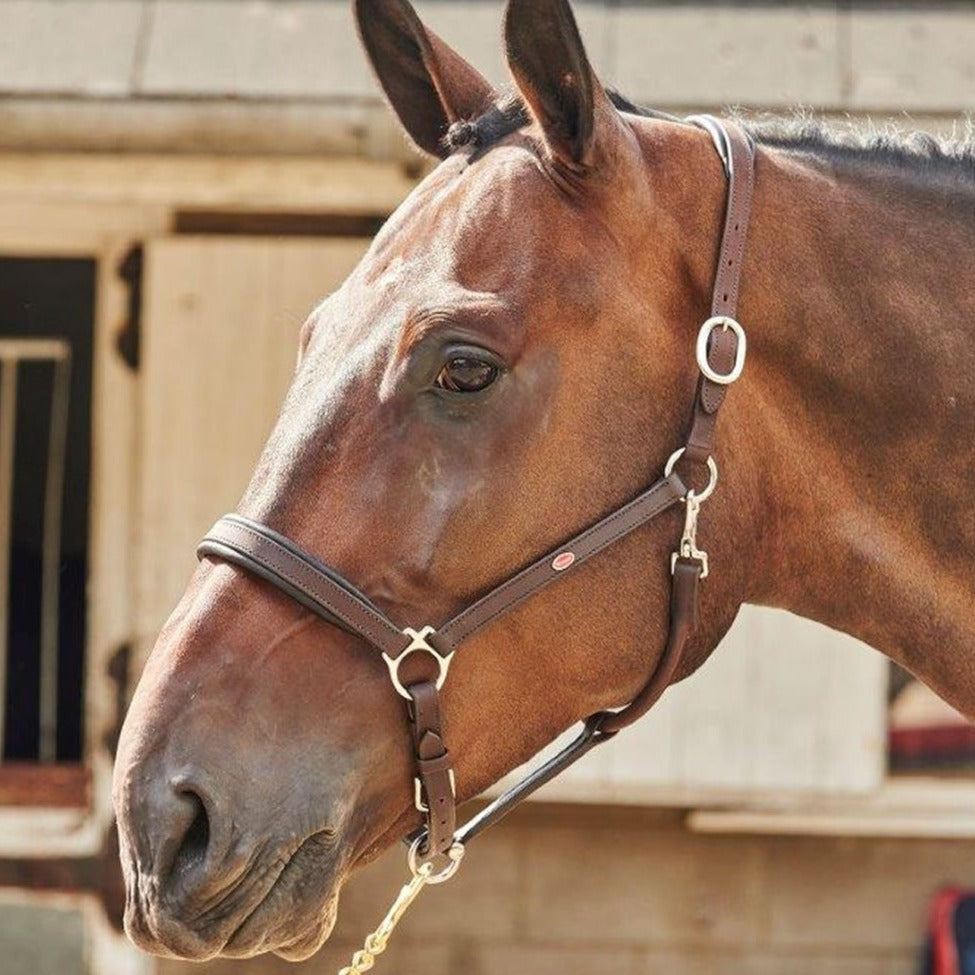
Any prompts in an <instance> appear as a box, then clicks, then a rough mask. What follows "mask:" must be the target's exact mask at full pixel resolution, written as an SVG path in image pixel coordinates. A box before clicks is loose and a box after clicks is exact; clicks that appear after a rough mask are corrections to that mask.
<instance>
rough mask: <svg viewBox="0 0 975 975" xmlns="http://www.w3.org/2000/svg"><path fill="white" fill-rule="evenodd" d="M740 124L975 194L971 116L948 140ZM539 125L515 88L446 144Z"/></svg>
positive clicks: (859, 127) (740, 117)
mask: <svg viewBox="0 0 975 975" xmlns="http://www.w3.org/2000/svg"><path fill="white" fill-rule="evenodd" d="M608 94H609V98H610V101H611V102H612V103H613V105H614V106H615V107H616V108H617V110H618V111H620V112H621V113H623V114H626V115H638V116H641V117H643V118H663V119H669V118H673V116H670V115H667V114H666V113H664V112H657V111H654V110H653V109H648V108H643V107H641V106H639V105H636V104H635V103H633V102H632V101H630V100H629V99H628V98H626V97H625V96H624V95H621V94H620V93H619V92H617V91H614V90H612V89H610V90H609V91H608ZM734 117H735V119H736V121H738V122H739V123H740V124H741V125H742V126H743V127H744V128H745V129H746V130H747V131H748V133H749V135H751V137H752V138H753V139H754V140H755V141H756V142H757V143H758V144H759V145H765V146H769V147H771V148H776V149H784V150H786V151H790V152H795V153H799V154H805V155H809V156H813V157H815V158H817V159H820V160H822V161H824V162H827V163H830V164H833V165H836V166H842V167H844V168H846V169H853V168H855V167H857V166H863V165H866V166H870V167H873V168H876V167H880V168H881V169H883V170H886V171H888V172H892V173H895V174H899V175H901V176H904V177H906V178H908V179H910V180H912V181H914V182H918V183H921V184H923V185H930V184H931V183H936V184H939V185H944V184H945V183H946V182H947V183H950V184H956V185H958V187H959V188H966V189H975V123H973V121H972V119H971V118H968V119H966V120H965V121H964V122H963V123H961V124H959V123H956V124H955V127H954V131H953V133H952V134H951V135H950V136H949V137H947V138H937V137H935V136H933V135H931V134H930V133H927V132H919V131H912V130H906V129H904V128H902V127H901V126H899V125H897V124H896V123H894V122H893V121H888V122H885V123H884V124H883V125H878V124H876V123H873V122H867V123H856V122H853V121H848V122H842V123H838V124H837V123H827V122H826V121H824V120H823V119H820V118H816V117H815V116H813V115H811V114H810V113H808V112H805V111H798V112H796V113H795V114H794V115H793V116H792V117H789V118H782V117H778V116H771V115H767V116H757V117H750V116H747V115H744V114H740V113H739V114H736V115H735V116H734ZM530 121H531V118H530V115H529V112H528V109H527V107H526V106H525V103H524V102H523V100H522V99H521V98H520V96H519V95H518V94H517V92H514V91H507V92H504V93H502V94H501V96H500V97H499V98H498V100H497V101H496V102H495V103H494V104H493V105H492V106H491V107H490V108H489V109H488V110H487V111H486V112H484V113H483V114H482V115H481V116H479V117H478V118H476V119H472V120H469V121H462V122H456V123H454V124H453V125H452V126H451V127H450V128H449V129H448V131H447V135H446V137H445V140H444V143H445V146H446V147H447V148H448V149H449V150H450V151H456V150H459V149H462V148H466V147H472V148H474V150H475V151H476V152H477V153H478V154H479V153H480V152H484V151H487V150H488V149H490V147H491V146H492V145H494V144H496V143H497V142H500V141H501V140H502V139H504V138H505V137H506V136H508V135H511V134H512V133H514V132H517V131H518V130H519V129H522V128H524V127H525V126H527V125H528V123H529V122H530Z"/></svg>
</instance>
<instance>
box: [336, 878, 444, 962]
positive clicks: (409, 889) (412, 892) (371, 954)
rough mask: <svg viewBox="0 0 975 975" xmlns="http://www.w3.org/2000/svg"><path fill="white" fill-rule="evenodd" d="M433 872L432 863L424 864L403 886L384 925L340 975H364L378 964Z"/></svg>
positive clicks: (371, 935)
mask: <svg viewBox="0 0 975 975" xmlns="http://www.w3.org/2000/svg"><path fill="white" fill-rule="evenodd" d="M432 872H433V864H432V863H429V862H428V863H424V864H422V865H421V866H420V867H419V868H418V869H417V871H416V873H414V874H413V879H412V880H411V881H410V882H409V883H408V884H405V885H404V886H403V889H402V890H401V891H400V892H399V894H398V895H397V897H396V900H394V901H393V906H392V907H391V908H390V909H389V913H388V914H387V915H386V916H385V917H384V918H383V920H382V923H381V924H380V925H379V927H378V928H376V930H375V931H373V932H372V934H370V935H369V936H368V937H367V938H366V941H365V944H364V945H363V947H362V949H361V950H360V951H357V952H356V953H355V954H354V955H353V956H352V964H351V965H348V966H346V967H345V968H343V969H341V971H339V975H363V973H364V972H368V971H369V970H370V969H371V968H372V967H373V965H375V964H376V958H377V957H378V956H379V955H381V954H382V953H383V952H384V951H385V950H386V946H387V945H388V944H389V939H390V936H391V935H392V933H393V931H395V930H396V925H397V924H399V921H400V918H401V917H402V916H403V915H404V914H405V913H406V912H407V911H408V910H409V909H410V905H411V904H412V903H413V901H415V900H416V899H417V897H419V896H420V891H422V890H423V888H424V887H426V885H427V884H428V883H429V880H430V875H431V873H432Z"/></svg>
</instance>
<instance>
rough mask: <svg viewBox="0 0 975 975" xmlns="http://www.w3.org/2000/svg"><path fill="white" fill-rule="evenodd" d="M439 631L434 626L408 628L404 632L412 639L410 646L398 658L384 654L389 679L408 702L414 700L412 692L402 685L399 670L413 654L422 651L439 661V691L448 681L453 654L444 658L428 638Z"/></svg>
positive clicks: (437, 685)
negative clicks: (419, 628)
mask: <svg viewBox="0 0 975 975" xmlns="http://www.w3.org/2000/svg"><path fill="white" fill-rule="evenodd" d="M436 632H437V631H436V630H435V629H434V628H433V627H432V626H425V627H423V629H422V630H414V629H413V628H412V627H409V626H408V627H406V629H405V630H403V633H404V635H405V636H408V637H409V638H410V641H411V642H410V645H409V646H408V647H407V648H406V649H405V650H404V651H403V652H402V653H401V654H400V655H399V656H398V657H390V656H389V655H388V654H385V653H384V654H383V660H385V661H386V666H387V667H388V668H389V678H390V680H391V681H392V682H393V687H395V688H396V693H397V694H399V696H400V697H404V698H406V700H407V701H412V700H413V698H412V696H411V695H410V692H409V691H408V690H407V689H406V688H405V687H404V686H403V685H402V683H401V682H400V679H399V668H400V664H401V663H402V662H403V661H404V660H406V658H407V657H408V656H409V655H410V654H411V653H417V652H418V651H420V650H422V651H423V652H424V653H428V654H430V656H431V657H433V658H434V660H436V661H437V665H438V666H439V668H440V673H439V674H438V675H437V680H436V687H437V690H438V691H439V690H440V688H441V687H443V684H444V681H445V680H446V679H447V671H448V669H449V668H450V661H451V660H452V659H453V657H454V655H453V653H448V654H447V655H446V656H445V657H442V656H441V655H440V654H439V653H437V651H436V650H434V648H433V647H432V646H430V643H429V642H428V640H427V637H429V636H430V634H432V633H436Z"/></svg>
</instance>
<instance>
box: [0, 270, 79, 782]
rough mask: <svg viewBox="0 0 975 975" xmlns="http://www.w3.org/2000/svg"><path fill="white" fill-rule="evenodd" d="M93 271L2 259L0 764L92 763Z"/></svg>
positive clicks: (0, 284) (0, 370)
mask: <svg viewBox="0 0 975 975" xmlns="http://www.w3.org/2000/svg"><path fill="white" fill-rule="evenodd" d="M95 275H96V267H95V262H94V261H92V260H76V259H70V260H69V259H48V258H45V259H33V258H0V755H2V760H3V762H4V763H5V765H7V764H9V763H24V762H26V763H37V762H43V763H50V762H61V763H64V762H67V763H78V762H80V761H81V759H82V757H83V732H84V729H83V715H84V693H83V678H84V667H85V633H86V616H87V605H86V596H85V590H86V581H87V574H88V508H89V471H90V460H91V388H92V343H93V330H94V307H95Z"/></svg>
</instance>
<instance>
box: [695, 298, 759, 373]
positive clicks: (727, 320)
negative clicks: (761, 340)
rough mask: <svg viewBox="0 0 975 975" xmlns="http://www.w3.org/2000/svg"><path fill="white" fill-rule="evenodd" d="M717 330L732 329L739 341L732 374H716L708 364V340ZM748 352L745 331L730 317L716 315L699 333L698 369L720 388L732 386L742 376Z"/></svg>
mask: <svg viewBox="0 0 975 975" xmlns="http://www.w3.org/2000/svg"><path fill="white" fill-rule="evenodd" d="M716 328H720V329H721V330H722V331H727V330H728V329H729V328H730V329H731V331H732V332H734V333H735V336H736V337H737V339H738V344H737V346H736V347H735V364H734V365H733V366H732V367H731V371H730V372H726V373H724V374H722V373H720V372H715V371H714V369H713V368H712V367H711V363H710V362H708V339H709V338H711V333H712V332H713V331H714V330H715V329H716ZM747 351H748V340H747V339H746V337H745V330H744V329H743V328H742V327H741V325H739V324H738V322H736V321H735V320H734V319H733V318H731V317H730V316H729V315H715V316H714V318H709V319H708V320H707V321H706V322H705V323H704V324H703V325H702V326H701V331H700V332H698V333H697V367H698V369H700V370H701V372H703V373H704V375H705V376H707V378H708V379H710V380H711V382H713V383H717V384H718V385H719V386H730V385H731V384H732V383H733V382H734V381H735V380H736V379H738V377H739V376H741V372H742V370H743V369H744V368H745V355H746V353H747Z"/></svg>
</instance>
